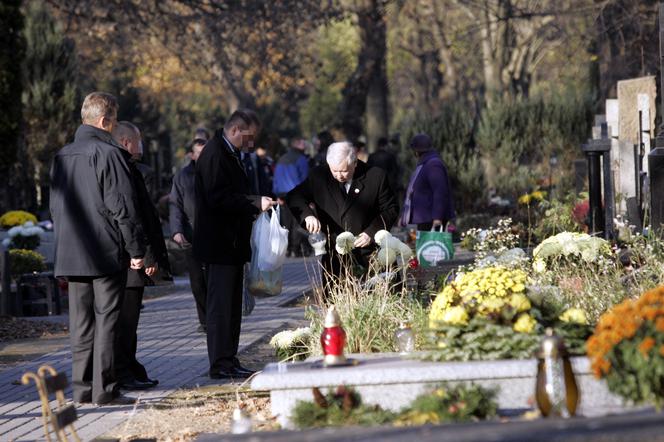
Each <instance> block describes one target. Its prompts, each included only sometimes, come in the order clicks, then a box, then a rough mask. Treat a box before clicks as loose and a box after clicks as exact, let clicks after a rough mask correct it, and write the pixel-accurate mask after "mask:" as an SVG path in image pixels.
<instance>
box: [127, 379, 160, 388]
mask: <svg viewBox="0 0 664 442" xmlns="http://www.w3.org/2000/svg"><path fill="white" fill-rule="evenodd" d="M148 381H150V380H148ZM155 385H157V384H155V383H153V382H152V381H150V382H144V381H139V380H137V379H133V380H131V381H126V382H121V383H120V389H122V390H147V389H148V388H152V387H154V386H155Z"/></svg>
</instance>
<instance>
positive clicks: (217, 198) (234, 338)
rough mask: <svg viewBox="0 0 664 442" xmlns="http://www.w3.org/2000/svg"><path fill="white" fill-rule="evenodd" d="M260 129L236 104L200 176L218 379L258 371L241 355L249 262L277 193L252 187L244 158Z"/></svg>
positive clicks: (197, 247) (199, 244)
mask: <svg viewBox="0 0 664 442" xmlns="http://www.w3.org/2000/svg"><path fill="white" fill-rule="evenodd" d="M259 130H260V122H259V120H258V116H257V115H256V114H255V113H254V112H253V111H251V110H244V109H240V110H236V111H235V112H233V113H232V114H231V116H230V117H228V120H227V121H226V124H224V127H223V129H221V130H218V131H217V132H216V133H215V134H214V136H213V137H212V138H211V139H210V141H208V142H207V144H206V145H205V149H203V152H202V153H201V155H200V157H199V158H198V161H197V162H196V173H195V178H194V187H195V192H194V193H195V199H196V205H195V207H196V209H195V217H194V242H193V246H194V256H196V258H197V259H198V260H199V261H201V262H203V263H204V264H205V266H206V269H207V289H208V290H207V308H206V313H207V318H206V324H207V349H208V358H209V362H210V368H209V371H208V374H209V376H210V378H212V379H222V378H241V377H248V376H250V375H251V374H253V371H252V370H249V369H247V368H245V367H243V366H242V365H241V364H240V361H239V360H238V358H237V351H238V346H239V343H240V329H241V324H242V289H243V282H244V264H245V263H247V262H249V260H250V259H251V245H250V237H251V229H252V225H253V222H254V220H255V218H256V216H257V215H258V214H259V213H260V212H261V211H266V210H268V209H270V208H271V207H272V206H273V205H274V204H275V203H276V202H275V201H273V200H272V198H270V197H267V196H260V195H251V194H250V193H249V189H250V187H249V186H250V183H249V178H248V176H247V173H246V172H245V170H244V167H243V164H242V161H241V160H240V151H241V150H242V151H244V152H249V151H250V150H253V148H254V142H255V140H256V138H257V136H258V132H259Z"/></svg>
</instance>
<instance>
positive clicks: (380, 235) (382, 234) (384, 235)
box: [374, 230, 392, 247]
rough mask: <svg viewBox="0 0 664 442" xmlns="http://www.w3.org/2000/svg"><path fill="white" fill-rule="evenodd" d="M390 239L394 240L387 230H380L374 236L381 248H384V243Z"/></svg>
mask: <svg viewBox="0 0 664 442" xmlns="http://www.w3.org/2000/svg"><path fill="white" fill-rule="evenodd" d="M388 238H392V234H391V233H390V232H388V231H387V230H379V231H378V232H376V234H375V235H374V242H375V243H376V244H378V246H380V247H384V244H383V243H384V241H385V240H386V239H388Z"/></svg>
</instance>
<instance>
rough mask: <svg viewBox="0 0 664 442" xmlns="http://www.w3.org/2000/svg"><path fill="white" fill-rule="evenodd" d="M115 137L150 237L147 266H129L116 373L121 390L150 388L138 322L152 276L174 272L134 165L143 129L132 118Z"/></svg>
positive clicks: (154, 382)
mask: <svg viewBox="0 0 664 442" xmlns="http://www.w3.org/2000/svg"><path fill="white" fill-rule="evenodd" d="M113 138H115V140H116V141H117V142H118V143H119V144H120V146H122V148H123V149H125V150H126V151H127V152H128V153H129V154H131V157H132V159H131V160H130V161H129V170H130V172H131V175H132V180H133V186H134V189H135V191H136V200H137V203H138V210H139V214H140V217H141V223H142V226H143V232H144V233H145V240H146V253H145V261H144V264H145V268H144V269H139V270H135V269H129V270H128V273H127V284H126V288H125V294H124V299H123V300H122V308H121V309H120V319H119V321H118V339H117V341H116V347H115V348H116V351H115V358H116V361H115V372H116V376H117V378H118V382H119V385H120V388H121V389H125V390H146V389H148V388H152V387H154V386H156V385H157V384H158V383H159V381H157V380H156V379H150V378H149V377H148V373H147V371H146V369H145V367H144V366H143V364H141V363H140V362H138V360H137V359H136V350H137V347H138V336H137V334H136V332H137V330H138V321H139V319H140V314H141V304H142V302H143V293H144V291H145V286H146V285H147V284H151V283H152V281H151V280H150V279H149V278H154V277H156V273H157V269H158V268H160V270H161V273H165V274H167V275H168V274H170V269H169V267H170V265H169V262H168V253H167V252H166V244H165V243H164V236H163V235H162V232H161V223H160V221H159V215H157V209H156V208H155V206H154V204H153V203H152V200H151V198H150V195H149V194H148V189H147V188H146V187H145V182H144V181H143V175H142V174H141V172H140V171H139V170H138V168H137V167H136V165H135V164H134V161H135V160H134V159H133V158H136V156H135V153H136V152H138V151H140V146H141V144H142V143H141V132H140V131H139V130H138V128H137V127H136V126H135V125H133V124H132V123H130V122H128V121H120V122H119V123H118V124H117V126H116V127H115V128H114V129H113Z"/></svg>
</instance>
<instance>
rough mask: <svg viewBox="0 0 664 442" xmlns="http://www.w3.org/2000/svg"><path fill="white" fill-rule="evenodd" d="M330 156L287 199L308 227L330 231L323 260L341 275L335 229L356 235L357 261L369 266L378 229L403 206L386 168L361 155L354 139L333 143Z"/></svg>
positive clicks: (386, 226) (391, 221)
mask: <svg viewBox="0 0 664 442" xmlns="http://www.w3.org/2000/svg"><path fill="white" fill-rule="evenodd" d="M326 161H327V164H324V165H321V166H318V167H316V168H315V169H313V170H312V171H311V172H310V173H309V176H308V177H307V179H306V180H304V182H302V184H300V185H299V186H297V187H296V188H295V189H293V190H291V191H290V192H289V193H288V195H287V198H286V200H287V204H288V206H289V207H290V209H291V211H292V212H293V215H294V216H295V217H296V218H297V219H298V220H299V221H300V222H303V223H304V224H305V226H306V228H307V230H308V231H309V232H310V233H317V232H320V231H322V232H323V233H324V234H326V235H329V239H328V243H327V247H328V255H327V257H326V258H325V259H323V266H324V267H325V269H326V270H327V271H328V272H330V273H331V274H333V275H339V271H340V263H339V256H338V254H337V253H336V251H335V250H334V244H335V242H336V238H337V235H339V234H340V233H342V232H344V231H349V232H351V233H353V235H355V237H356V239H355V244H354V245H355V250H353V253H354V255H355V258H356V259H357V262H358V263H359V264H361V265H364V266H367V265H368V258H369V255H370V254H371V253H372V252H373V250H375V244H374V241H373V237H374V235H375V234H376V232H377V231H379V230H381V229H386V230H389V229H390V228H391V227H392V224H394V222H395V221H396V219H397V217H398V215H399V209H398V205H397V202H396V199H395V197H394V193H393V192H392V189H391V188H390V185H389V184H388V180H387V176H386V175H385V172H384V171H383V170H382V169H379V168H377V167H368V166H367V165H366V164H365V163H363V162H362V161H359V160H358V159H357V156H356V152H355V149H354V148H353V146H352V145H351V144H350V143H348V142H339V143H334V144H332V145H330V147H329V148H328V150H327V156H326ZM312 203H313V208H312V207H311V205H312Z"/></svg>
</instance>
